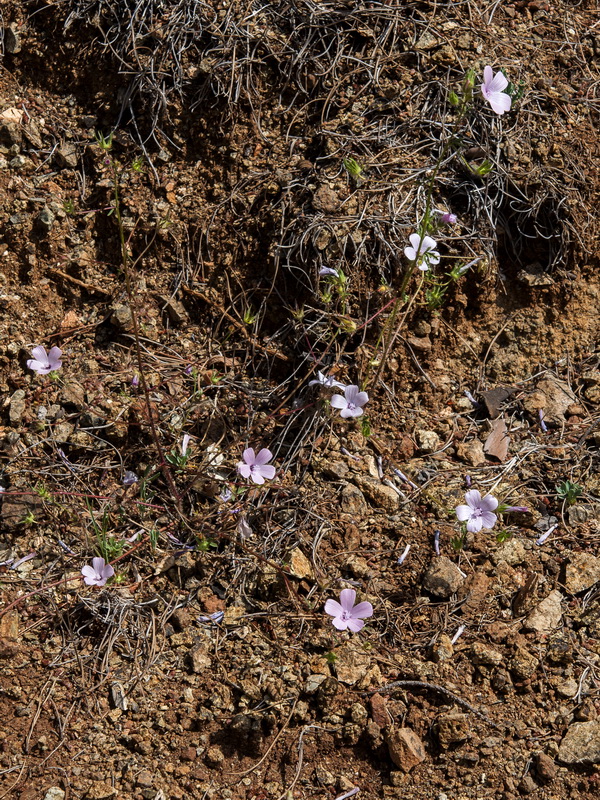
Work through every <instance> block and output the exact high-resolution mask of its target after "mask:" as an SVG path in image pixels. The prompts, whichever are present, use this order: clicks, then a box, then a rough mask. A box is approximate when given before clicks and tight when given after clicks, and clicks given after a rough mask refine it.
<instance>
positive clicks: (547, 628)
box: [525, 589, 563, 633]
mask: <svg viewBox="0 0 600 800" xmlns="http://www.w3.org/2000/svg"><path fill="white" fill-rule="evenodd" d="M562 600H563V596H562V594H561V593H560V592H559V591H558V590H557V589H554V591H552V592H550V594H549V595H548V597H546V598H544V600H542V602H541V603H540V604H539V605H537V606H536V607H535V608H534V609H533V611H532V612H531V613H530V614H529V616H528V617H527V619H526V620H525V628H526V629H527V630H532V631H536V632H537V633H550V632H551V631H553V630H554V629H555V628H558V626H559V625H560V621H561V619H562V606H561V603H562Z"/></svg>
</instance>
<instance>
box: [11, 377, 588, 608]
mask: <svg viewBox="0 0 600 800" xmlns="http://www.w3.org/2000/svg"><path fill="white" fill-rule="evenodd" d="M15 394H16V392H15ZM598 581H600V558H598V556H594V555H592V554H591V553H574V554H573V555H572V556H571V558H570V559H569V563H568V564H567V568H566V570H565V586H566V587H567V591H568V592H569V593H570V594H578V593H579V592H583V591H585V590H586V589H589V588H590V586H593V585H594V584H595V583H597V582H598Z"/></svg>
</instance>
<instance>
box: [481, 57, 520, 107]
mask: <svg viewBox="0 0 600 800" xmlns="http://www.w3.org/2000/svg"><path fill="white" fill-rule="evenodd" d="M507 86H508V79H507V78H506V76H505V75H504V74H503V73H502V72H497V73H496V74H495V75H494V70H493V69H492V68H491V67H486V68H485V69H484V70H483V83H482V84H481V94H482V95H483V96H484V98H485V99H486V100H487V101H488V103H489V104H490V105H491V107H492V111H494V112H495V113H496V114H504V112H505V111H510V107H511V104H512V99H511V97H510V95H508V94H506V93H505V92H504V91H503V89H506V87H507Z"/></svg>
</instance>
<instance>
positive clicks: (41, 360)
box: [27, 344, 62, 375]
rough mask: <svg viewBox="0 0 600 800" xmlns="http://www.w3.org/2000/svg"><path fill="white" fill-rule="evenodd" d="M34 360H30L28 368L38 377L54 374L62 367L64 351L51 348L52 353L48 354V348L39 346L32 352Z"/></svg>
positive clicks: (58, 348)
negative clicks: (61, 358)
mask: <svg viewBox="0 0 600 800" xmlns="http://www.w3.org/2000/svg"><path fill="white" fill-rule="evenodd" d="M31 355H32V356H33V358H30V359H28V361H27V366H28V367H29V369H32V370H33V371H34V372H37V374H38V375H47V374H48V373H49V372H54V371H55V370H57V369H60V368H61V367H62V361H61V360H60V357H61V356H62V350H61V349H60V347H52V348H50V352H49V353H47V352H46V348H45V347H43V346H42V345H41V344H39V345H38V346H37V347H34V348H33V350H32V351H31Z"/></svg>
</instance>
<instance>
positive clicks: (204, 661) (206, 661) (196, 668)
mask: <svg viewBox="0 0 600 800" xmlns="http://www.w3.org/2000/svg"><path fill="white" fill-rule="evenodd" d="M189 663H190V667H191V668H192V672H195V673H196V674H197V675H198V674H200V673H202V672H204V671H205V670H208V669H210V665H211V663H212V662H211V658H210V655H209V653H208V651H207V649H206V647H205V646H204V645H203V644H199V645H196V647H193V648H192V649H191V650H190V652H189Z"/></svg>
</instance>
